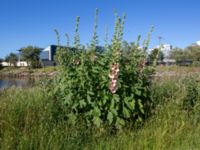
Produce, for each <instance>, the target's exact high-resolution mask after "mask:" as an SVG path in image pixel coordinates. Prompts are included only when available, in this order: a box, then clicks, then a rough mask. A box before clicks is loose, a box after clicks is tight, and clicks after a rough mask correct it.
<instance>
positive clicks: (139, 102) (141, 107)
mask: <svg viewBox="0 0 200 150" xmlns="http://www.w3.org/2000/svg"><path fill="white" fill-rule="evenodd" d="M138 105H139V109H140V111H141V113H142V114H144V108H143V105H142V101H141V100H140V99H139V100H138Z"/></svg>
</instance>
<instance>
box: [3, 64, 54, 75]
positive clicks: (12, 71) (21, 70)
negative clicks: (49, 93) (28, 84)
mask: <svg viewBox="0 0 200 150" xmlns="http://www.w3.org/2000/svg"><path fill="white" fill-rule="evenodd" d="M56 71H57V69H56V67H54V66H52V67H44V68H36V69H29V68H27V67H5V68H3V69H1V70H0V77H39V76H53V75H55V73H56Z"/></svg>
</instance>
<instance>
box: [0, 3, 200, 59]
mask: <svg viewBox="0 0 200 150" xmlns="http://www.w3.org/2000/svg"><path fill="white" fill-rule="evenodd" d="M199 6H200V0H1V1H0V57H1V58H3V57H5V56H6V55H8V54H9V53H10V52H16V50H17V49H19V48H21V47H25V46H27V45H34V46H39V47H46V46H48V45H49V44H56V38H55V33H54V29H55V28H56V29H58V30H59V32H60V34H61V39H62V40H61V43H62V44H63V45H64V44H65V43H66V40H65V36H64V34H65V33H68V34H69V35H70V42H71V43H73V34H74V29H75V18H76V16H80V18H81V20H80V36H81V43H82V44H87V43H89V42H90V40H91V36H92V32H93V22H94V21H93V20H94V12H95V8H99V11H100V12H99V23H98V25H99V27H98V35H99V40H100V43H101V44H102V45H103V44H104V34H105V28H106V25H107V26H108V35H109V39H110V40H111V37H112V34H113V26H114V14H113V10H114V8H115V9H116V10H117V11H118V14H119V15H122V14H123V12H125V13H126V14H127V19H126V23H125V32H124V40H127V41H134V40H135V39H136V38H137V35H138V34H141V35H142V37H143V39H144V38H145V37H146V36H147V33H148V30H149V29H150V27H151V26H152V25H153V26H154V27H155V30H154V32H153V34H152V40H151V45H150V47H153V46H155V45H157V44H158V38H157V37H158V36H162V37H163V43H169V44H172V45H173V46H178V47H185V46H187V45H189V44H191V43H194V42H196V41H198V40H200V21H198V19H199V15H200V9H199Z"/></svg>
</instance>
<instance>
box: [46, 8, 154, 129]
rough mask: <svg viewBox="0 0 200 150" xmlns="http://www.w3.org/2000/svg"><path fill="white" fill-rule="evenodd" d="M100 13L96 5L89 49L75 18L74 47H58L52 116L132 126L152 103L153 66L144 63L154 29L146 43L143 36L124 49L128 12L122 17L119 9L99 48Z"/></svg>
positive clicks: (52, 91) (87, 122) (142, 118)
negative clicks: (110, 32)
mask: <svg viewBox="0 0 200 150" xmlns="http://www.w3.org/2000/svg"><path fill="white" fill-rule="evenodd" d="M97 14H98V10H97V13H96V17H95V27H94V35H93V39H92V42H91V45H90V46H89V47H88V48H87V49H86V48H84V47H82V46H80V45H81V44H80V39H79V35H78V26H79V18H77V24H76V33H75V38H74V39H75V42H74V47H73V48H62V47H60V48H59V49H58V51H57V56H56V59H57V61H58V62H57V63H58V64H59V65H60V66H59V74H58V75H57V77H56V79H55V81H54V85H53V86H52V87H53V88H51V90H50V91H51V94H52V95H53V96H54V99H55V100H54V103H55V107H57V111H55V112H54V116H55V117H56V118H57V119H66V120H67V122H68V123H70V124H79V123H80V121H83V122H84V123H85V124H86V125H87V126H95V127H103V126H105V125H109V126H111V127H114V128H116V129H121V128H122V127H124V126H133V125H134V124H135V123H137V122H142V121H143V120H144V119H145V118H146V117H147V116H148V115H149V112H150V109H151V105H152V98H151V78H150V76H151V75H152V74H153V70H152V69H151V68H150V67H146V66H145V62H146V58H147V53H146V50H147V47H148V43H149V38H150V34H149V37H148V40H146V41H145V42H144V45H143V47H142V48H140V47H139V39H140V37H139V38H138V42H137V43H135V44H134V43H132V44H131V45H130V46H129V48H128V49H122V36H123V28H124V20H125V16H124V17H123V18H122V19H121V18H120V17H119V16H117V15H116V23H115V29H114V36H113V39H112V44H111V45H110V46H106V47H105V48H104V52H100V51H99V50H98V46H97V45H98V40H97V34H96V30H97V23H96V22H97ZM56 33H57V32H56ZM57 36H58V33H57ZM58 37H59V36H58ZM58 43H59V39H58ZM155 55H157V54H155ZM155 58H156V57H155Z"/></svg>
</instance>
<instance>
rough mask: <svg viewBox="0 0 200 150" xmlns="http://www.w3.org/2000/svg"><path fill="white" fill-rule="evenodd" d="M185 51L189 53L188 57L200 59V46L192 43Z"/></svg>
mask: <svg viewBox="0 0 200 150" xmlns="http://www.w3.org/2000/svg"><path fill="white" fill-rule="evenodd" d="M185 52H186V53H187V54H188V58H190V59H192V60H193V61H200V46H198V45H191V46H188V47H187V48H186V49H185Z"/></svg>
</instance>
